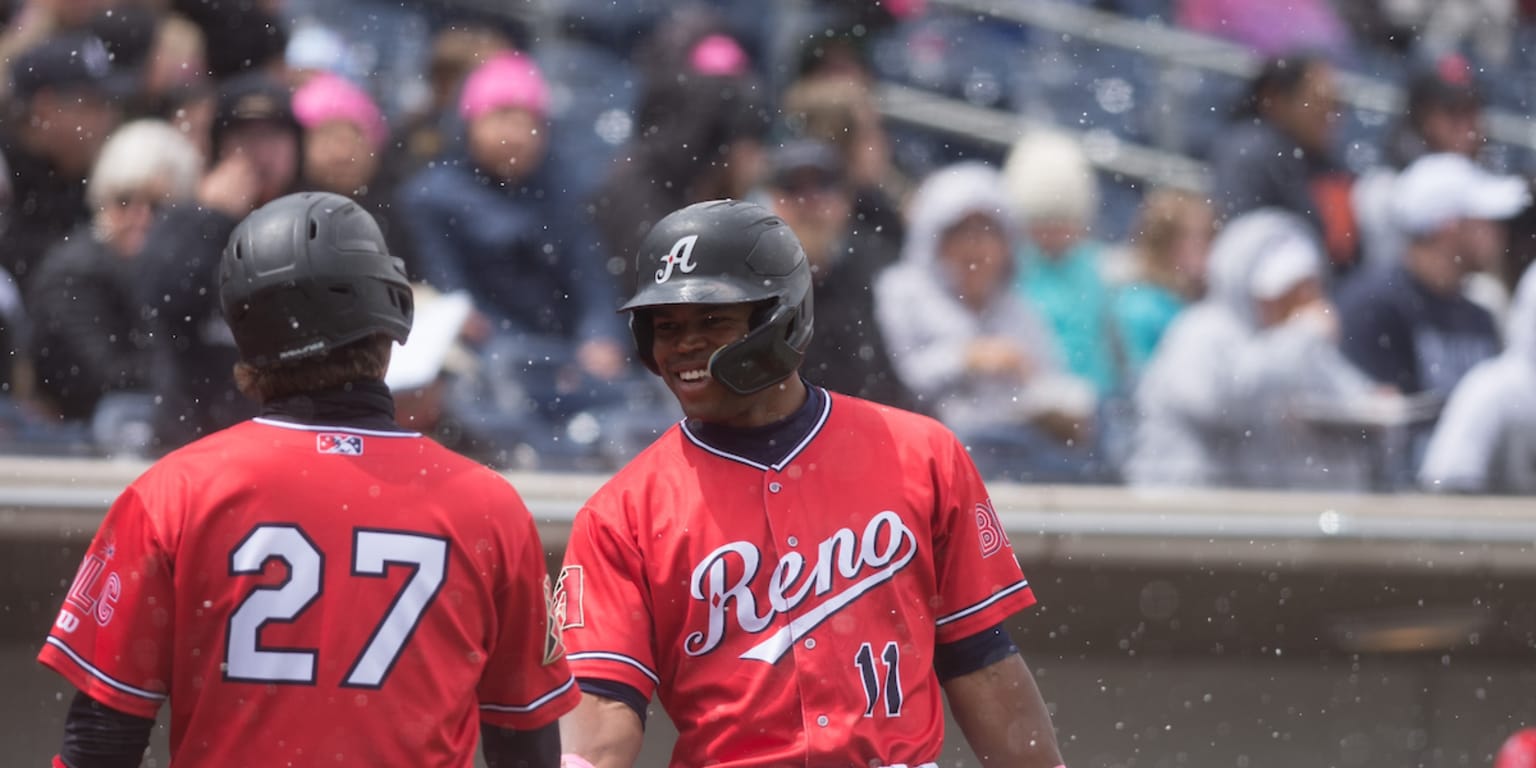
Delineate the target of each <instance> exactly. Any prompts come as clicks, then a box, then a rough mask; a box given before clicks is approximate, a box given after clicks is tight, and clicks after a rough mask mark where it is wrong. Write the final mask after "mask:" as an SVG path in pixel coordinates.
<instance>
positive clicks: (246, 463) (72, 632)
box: [39, 193, 580, 768]
mask: <svg viewBox="0 0 1536 768" xmlns="http://www.w3.org/2000/svg"><path fill="white" fill-rule="evenodd" d="M219 289H220V292H221V299H222V301H223V306H224V312H225V317H226V319H227V320H228V322H229V327H230V330H231V331H232V332H233V334H234V339H235V342H236V344H237V346H238V347H239V350H240V355H241V358H242V362H241V363H240V365H239V366H238V367H237V369H236V372H235V376H236V379H237V381H238V383H239V384H240V387H241V390H242V391H243V392H245V393H246V394H247V395H250V396H253V397H255V398H257V399H258V400H259V401H261V403H262V408H263V415H262V416H261V417H260V418H257V419H255V420H252V421H247V422H244V423H242V424H239V425H236V426H234V427H231V428H229V429H227V430H224V431H222V432H218V433H215V434H213V435H210V436H208V437H205V438H203V439H202V440H199V441H197V442H195V443H193V444H191V445H189V446H187V447H185V448H182V449H180V450H178V451H175V452H174V453H171V454H169V455H167V456H166V457H164V458H163V459H161V460H160V461H159V462H157V463H156V464H155V465H154V466H153V467H151V468H150V469H149V470H148V471H147V472H145V473H144V475H143V476H141V477H139V478H138V479H137V480H135V481H134V482H133V484H132V485H130V486H129V487H128V488H127V490H125V491H124V492H123V494H122V495H121V496H120V497H118V499H117V501H116V502H115V503H114V504H113V505H112V507H111V509H110V510H109V511H108V512H107V516H106V519H105V520H103V521H102V524H101V528H100V530H99V531H98V532H97V534H96V537H95V539H94V540H93V541H92V542H91V545H90V549H89V551H88V552H87V554H86V556H85V561H84V563H83V564H82V565H81V567H80V571H79V574H78V575H77V576H76V578H75V581H74V584H73V586H72V587H71V588H70V590H69V593H68V595H67V596H66V598H65V600H64V605H63V608H62V610H60V611H59V614H58V618H57V620H56V621H55V622H54V626H53V629H52V631H51V633H50V634H49V636H48V638H47V642H46V644H45V645H44V646H43V650H42V652H41V654H40V655H39V659H40V660H41V661H42V663H43V664H46V665H47V666H49V667H51V668H53V669H54V670H55V671H57V672H58V673H59V674H61V675H63V676H64V678H65V679H67V680H69V682H71V683H73V684H74V686H75V687H76V688H78V689H79V693H78V695H76V697H75V699H74V702H73V704H72V705H71V706H70V710H69V715H68V717H67V719H66V721H65V736H64V744H63V748H62V750H61V753H60V755H59V756H58V757H57V758H55V759H54V766H56V768H57V767H58V766H66V767H67V768H108V767H109V766H110V767H116V766H137V765H138V764H139V761H140V758H141V757H142V755H143V752H144V748H145V746H146V745H147V744H148V741H149V731H150V727H151V726H152V725H153V718H154V717H155V714H156V711H157V710H159V708H160V705H161V704H162V703H164V702H166V701H167V700H169V702H170V708H171V761H172V764H173V765H175V766H177V768H198V767H199V766H218V767H219V768H236V767H239V766H252V767H253V768H271V767H272V766H313V765H327V766H332V765H334V766H370V767H372V766H410V767H411V768H421V767H422V766H441V767H442V768H469V766H471V765H473V763H474V756H475V744H476V736H477V733H476V731H477V729H478V731H479V735H480V737H481V738H482V740H483V741H484V746H485V752H486V755H487V758H488V760H489V762H490V764H491V765H493V766H498V765H543V766H553V765H557V764H558V762H559V759H560V758H559V755H560V748H559V733H558V727H557V726H556V725H555V721H556V720H557V718H558V717H559V716H560V715H561V714H562V713H564V712H567V711H568V710H570V709H571V708H572V707H573V706H575V705H576V703H577V701H578V700H579V697H580V692H579V691H578V690H577V689H576V686H575V681H574V680H573V679H572V677H571V672H570V670H569V668H568V666H567V664H566V661H565V659H564V658H563V648H562V646H561V643H560V635H559V627H558V624H557V623H555V622H552V621H551V614H550V611H549V608H550V606H549V598H550V590H549V582H548V578H547V576H546V572H545V561H544V550H543V547H542V545H541V544H540V542H539V537H538V533H537V532H536V530H535V528H534V523H533V520H532V518H531V517H530V515H529V513H528V510H527V509H526V507H524V505H523V502H522V500H521V499H520V498H519V497H518V494H517V493H516V491H514V490H513V489H512V487H511V486H510V485H509V484H507V482H506V481H505V480H504V479H502V478H501V477H500V476H499V475H497V474H495V473H493V472H491V471H490V470H487V469H485V468H483V467H481V466H479V465H477V464H475V463H473V462H471V461H469V460H467V459H465V458H462V457H460V456H458V455H456V454H453V453H451V452H449V451H448V450H447V449H445V448H443V447H441V446H439V445H437V444H436V443H434V442H432V441H431V440H429V439H427V438H425V437H422V436H421V435H418V434H415V433H412V432H408V431H405V430H402V429H401V428H400V427H399V426H397V425H396V424H395V420H394V404H393V401H392V400H391V398H390V394H389V390H388V389H387V388H386V387H385V386H384V384H383V376H384V372H385V369H386V367H387V365H388V361H389V355H390V345H391V340H394V341H404V339H405V337H406V335H407V333H408V332H409V331H410V327H411V315H412V300H411V289H410V285H409V284H408V283H407V282H406V279H405V274H404V271H403V269H402V267H401V264H400V260H399V259H396V258H393V257H391V256H390V255H389V253H388V252H387V250H386V247H385V245H384V239H383V237H382V235H381V234H380V231H379V228H378V226H377V224H375V223H374V220H373V217H372V216H370V215H369V214H368V213H367V212H365V211H364V210H363V209H362V208H360V207H359V206H358V205H357V204H356V203H354V202H352V201H351V200H348V199H347V198H345V197H341V196H339V195H330V194H315V193H303V194H298V195H290V196H288V197H284V198H280V199H278V200H276V201H273V202H272V203H269V204H268V205H266V206H264V207H262V208H260V209H258V210H256V211H255V212H253V213H252V214H251V215H250V216H249V217H247V218H246V220H245V221H243V222H242V223H241V224H240V225H239V226H238V227H237V228H236V229H235V232H234V234H233V235H232V236H231V238H230V241H229V245H228V247H227V248H226V249H225V252H224V256H223V262H222V265H221V273H220V278H219Z"/></svg>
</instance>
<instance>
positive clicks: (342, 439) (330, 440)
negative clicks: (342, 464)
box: [315, 432, 363, 456]
mask: <svg viewBox="0 0 1536 768" xmlns="http://www.w3.org/2000/svg"><path fill="white" fill-rule="evenodd" d="M315 451H316V452H318V453H337V454H341V455H342V456H361V455H363V438H362V436H361V435H349V434H346V433H345V432H321V433H320V434H318V435H315Z"/></svg>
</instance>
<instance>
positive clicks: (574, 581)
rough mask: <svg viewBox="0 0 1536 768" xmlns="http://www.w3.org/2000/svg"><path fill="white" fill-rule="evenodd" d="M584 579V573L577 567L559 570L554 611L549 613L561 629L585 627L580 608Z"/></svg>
mask: <svg viewBox="0 0 1536 768" xmlns="http://www.w3.org/2000/svg"><path fill="white" fill-rule="evenodd" d="M585 578H586V576H585V573H584V572H583V571H582V568H581V566H579V565H567V566H565V567H564V568H561V569H560V580H559V581H558V582H556V583H555V600H554V609H553V611H552V612H551V613H552V615H554V616H555V617H557V619H558V620H559V622H560V628H561V629H575V628H577V627H584V626H586V620H585V616H584V615H583V612H582V607H581V598H582V593H583V592H584V587H585Z"/></svg>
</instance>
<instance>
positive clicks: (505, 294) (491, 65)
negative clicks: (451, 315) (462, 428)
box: [397, 53, 633, 425]
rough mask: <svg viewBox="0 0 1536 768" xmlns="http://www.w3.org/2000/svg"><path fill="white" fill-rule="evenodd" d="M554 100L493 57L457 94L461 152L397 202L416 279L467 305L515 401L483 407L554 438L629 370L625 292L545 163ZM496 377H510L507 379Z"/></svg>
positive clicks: (515, 60)
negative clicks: (540, 422)
mask: <svg viewBox="0 0 1536 768" xmlns="http://www.w3.org/2000/svg"><path fill="white" fill-rule="evenodd" d="M548 109H549V86H548V85H547V84H546V82H545V80H544V76H543V74H542V73H541V72H540V71H539V69H538V67H537V66H536V65H535V64H534V63H533V61H532V60H531V59H529V58H528V57H527V56H524V55H522V54H519V53H503V54H498V55H496V56H493V57H491V58H489V59H487V60H486V61H485V63H484V64H481V65H480V66H478V67H476V68H475V70H474V71H472V72H471V73H470V74H469V76H468V77H467V78H466V79H465V81H464V85H463V87H462V89H461V90H460V94H459V103H458V115H459V117H460V118H462V119H463V123H464V136H463V139H464V140H463V143H462V146H461V147H460V148H457V149H453V150H450V151H448V152H447V153H446V154H444V155H443V156H441V157H439V158H438V159H437V160H436V161H435V162H433V163H431V164H430V165H428V166H427V167H426V168H424V169H423V170H421V171H419V172H418V173H416V174H415V175H414V176H412V177H410V178H409V179H408V180H407V181H406V182H405V183H404V184H402V185H401V188H400V190H399V194H398V195H397V200H398V207H397V210H398V211H399V214H400V217H401V220H402V221H403V222H404V223H405V224H406V229H407V231H408V233H409V235H410V238H411V242H412V245H413V246H414V248H415V251H416V254H417V257H418V265H419V269H420V276H421V278H422V279H424V280H425V281H426V282H427V283H429V284H431V285H432V287H434V288H436V289H438V290H439V291H443V292H445V293H451V292H453V291H466V292H468V293H469V295H470V297H471V298H472V299H473V300H474V304H475V309H476V310H477V316H476V317H475V318H474V319H473V320H472V321H471V323H470V326H471V327H472V328H482V329H488V330H487V331H486V332H485V333H478V334H477V335H479V336H482V337H488V338H483V339H482V352H483V354H484V355H485V357H486V358H487V360H489V361H490V362H491V365H492V368H491V369H490V370H489V371H488V377H487V378H489V379H491V380H492V381H494V382H496V383H497V384H498V385H503V386H506V387H508V388H509V390H510V389H511V388H516V389H517V390H518V392H517V393H516V395H515V396H514V395H512V394H507V393H503V394H504V395H505V396H503V394H496V393H493V394H492V395H490V396H489V397H488V398H487V399H486V401H487V402H493V401H494V402H498V403H500V402H511V401H516V402H517V403H527V402H531V403H533V404H534V405H535V407H536V410H537V413H536V414H534V415H536V416H538V417H543V418H547V419H549V420H550V423H551V425H557V424H558V423H559V422H560V420H562V419H565V418H569V417H571V416H573V415H574V413H575V412H577V411H580V410H582V409H584V408H587V407H589V406H593V405H595V404H598V403H599V401H606V400H608V399H609V397H610V395H613V388H612V385H613V384H614V383H615V382H616V381H617V380H618V379H619V378H620V377H621V376H623V375H625V374H626V373H630V374H632V373H633V372H632V371H629V370H628V363H627V361H626V352H625V349H626V347H625V346H624V344H623V343H621V342H622V341H623V339H624V338H625V335H624V333H625V329H624V328H623V326H622V324H621V323H620V322H619V320H618V317H617V316H616V315H615V314H614V312H613V307H614V306H615V305H616V304H617V300H616V295H617V291H616V286H615V285H614V281H613V279H612V278H611V277H610V276H609V275H608V273H607V272H606V271H605V269H604V263H603V260H602V257H601V256H600V255H599V252H598V249H597V243H596V239H595V235H594V233H593V231H592V230H593V227H592V226H591V224H590V222H589V221H588V220H587V219H586V210H587V209H586V207H585V205H584V204H583V202H582V201H581V200H580V199H579V197H578V195H577V194H576V193H575V192H574V191H573V190H572V189H571V185H570V183H569V180H568V179H567V178H565V177H564V176H563V175H562V169H561V167H559V166H558V165H556V164H554V163H549V162H545V150H546V148H547V142H548V123H547V121H546V118H547V115H548ZM497 366H500V367H497Z"/></svg>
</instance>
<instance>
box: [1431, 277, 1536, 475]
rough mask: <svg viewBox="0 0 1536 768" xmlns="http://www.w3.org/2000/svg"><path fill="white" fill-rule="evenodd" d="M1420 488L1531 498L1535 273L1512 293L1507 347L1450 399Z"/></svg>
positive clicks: (1535, 418)
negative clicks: (1506, 494) (1504, 494)
mask: <svg viewBox="0 0 1536 768" xmlns="http://www.w3.org/2000/svg"><path fill="white" fill-rule="evenodd" d="M1419 482H1420V483H1421V484H1422V485H1424V486H1425V487H1426V488H1429V489H1431V490H1441V491H1462V492H1472V493H1477V492H1481V493H1519V494H1532V493H1536V268H1527V269H1526V270H1525V275H1524V276H1523V277H1521V278H1520V284H1519V286H1518V287H1517V288H1516V289H1515V299H1514V302H1513V307H1512V309H1511V310H1510V316H1509V325H1508V344H1507V345H1506V347H1505V349H1504V352H1503V353H1502V354H1500V355H1499V356H1498V357H1495V358H1492V359H1490V360H1485V361H1483V362H1481V363H1478V364H1477V365H1476V366H1474V367H1473V368H1472V370H1471V371H1469V372H1468V373H1467V375H1466V377H1465V378H1463V379H1462V380H1461V382H1460V383H1459V384H1457V385H1456V389H1455V390H1453V391H1452V393H1451V398H1450V401H1449V402H1447V403H1446V406H1445V411H1444V412H1443V413H1442V414H1441V415H1440V422H1439V424H1438V425H1437V426H1436V427H1435V432H1434V435H1433V436H1432V437H1431V438H1430V441H1429V447H1428V448H1427V450H1426V451H1425V454H1424V463H1423V464H1422V465H1421V467H1420V469H1419Z"/></svg>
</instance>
